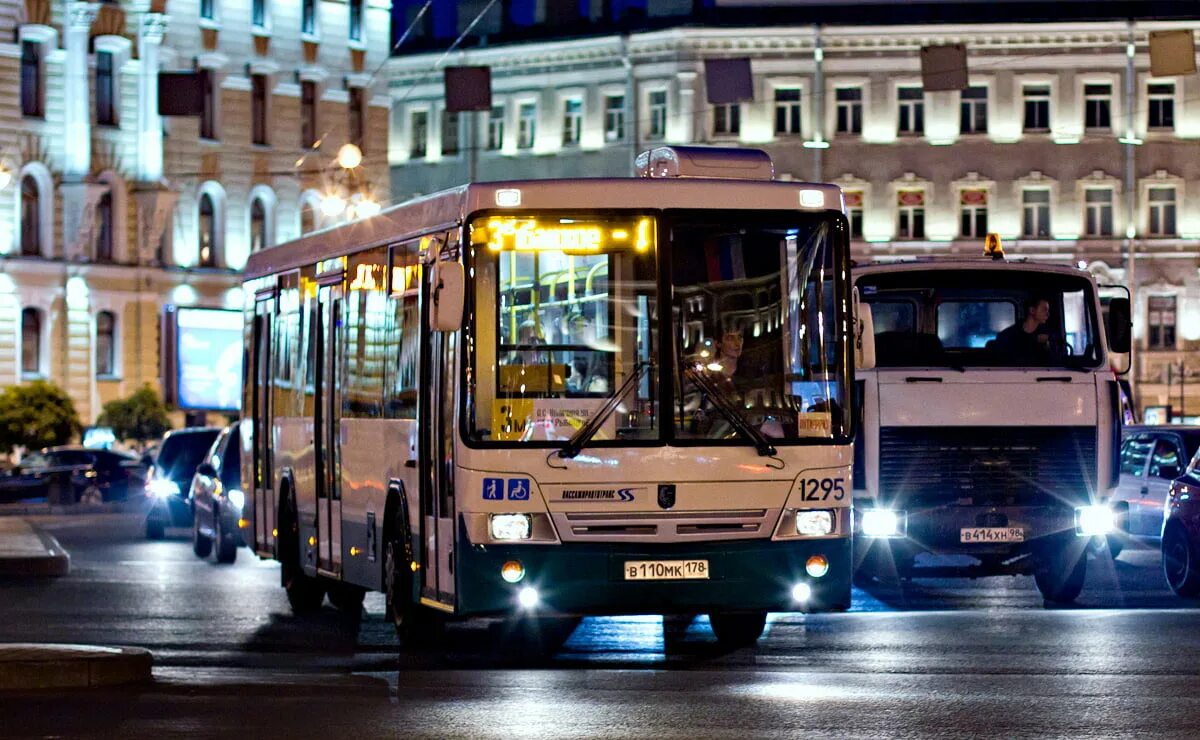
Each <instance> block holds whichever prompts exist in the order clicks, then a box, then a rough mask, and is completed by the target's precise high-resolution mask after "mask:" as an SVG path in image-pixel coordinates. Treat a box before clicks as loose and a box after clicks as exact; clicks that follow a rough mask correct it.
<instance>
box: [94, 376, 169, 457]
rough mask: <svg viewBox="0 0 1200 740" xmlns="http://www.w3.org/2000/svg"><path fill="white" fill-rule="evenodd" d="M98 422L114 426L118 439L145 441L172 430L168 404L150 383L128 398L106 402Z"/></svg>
mask: <svg viewBox="0 0 1200 740" xmlns="http://www.w3.org/2000/svg"><path fill="white" fill-rule="evenodd" d="M96 424H97V425H98V426H104V427H112V430H113V434H114V435H116V437H117V439H133V440H137V441H138V442H139V443H142V444H144V443H145V442H146V440H148V439H158V438H159V437H161V436H163V435H164V434H166V433H167V432H168V431H170V430H171V420H170V419H169V418H168V417H167V407H166V405H165V404H164V403H163V402H162V399H161V398H159V397H158V393H156V392H155V391H154V389H153V388H151V387H150V386H149V385H144V386H142V388H141V390H139V391H137V392H136V393H134V394H133V395H132V396H130V397H129V398H124V399H120V400H117V401H109V402H108V403H106V404H104V410H103V411H101V412H100V418H98V419H97V420H96Z"/></svg>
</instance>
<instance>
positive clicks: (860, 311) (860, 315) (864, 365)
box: [854, 289, 875, 370]
mask: <svg viewBox="0 0 1200 740" xmlns="http://www.w3.org/2000/svg"><path fill="white" fill-rule="evenodd" d="M854 367H855V369H856V370H870V369H872V368H874V367H875V322H874V321H873V320H872V319H871V306H870V304H867V303H863V302H862V301H860V300H859V299H858V290H857V289H855V291H854Z"/></svg>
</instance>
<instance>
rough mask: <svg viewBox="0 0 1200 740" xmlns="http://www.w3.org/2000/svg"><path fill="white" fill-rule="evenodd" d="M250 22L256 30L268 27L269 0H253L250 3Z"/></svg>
mask: <svg viewBox="0 0 1200 740" xmlns="http://www.w3.org/2000/svg"><path fill="white" fill-rule="evenodd" d="M250 23H251V24H252V25H253V26H254V28H255V29H256V30H260V31H261V30H265V29H266V27H267V0H252V2H251V3H250Z"/></svg>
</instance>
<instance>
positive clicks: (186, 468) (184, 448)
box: [154, 429, 218, 481]
mask: <svg viewBox="0 0 1200 740" xmlns="http://www.w3.org/2000/svg"><path fill="white" fill-rule="evenodd" d="M217 434H218V430H216V429H211V430H208V429H206V430H204V431H199V432H186V433H183V434H171V435H168V436H167V438H166V439H164V440H163V443H162V447H161V449H159V452H158V459H157V460H156V461H155V463H154V464H155V467H157V468H158V471H159V474H160V475H162V476H163V477H165V478H170V479H179V478H182V479H186V480H189V481H190V480H191V477H192V474H193V473H195V472H196V467H197V466H198V465H200V463H202V462H204V456H205V454H206V453H207V452H208V450H209V448H210V447H212V443H213V441H214V440H215V439H216V438H217Z"/></svg>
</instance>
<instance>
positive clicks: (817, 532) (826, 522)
mask: <svg viewBox="0 0 1200 740" xmlns="http://www.w3.org/2000/svg"><path fill="white" fill-rule="evenodd" d="M831 532H833V512H832V511H828V510H825V509H818V510H816V511H797V512H796V534H798V535H807V536H809V537H822V536H824V535H827V534H829V533H831Z"/></svg>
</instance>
